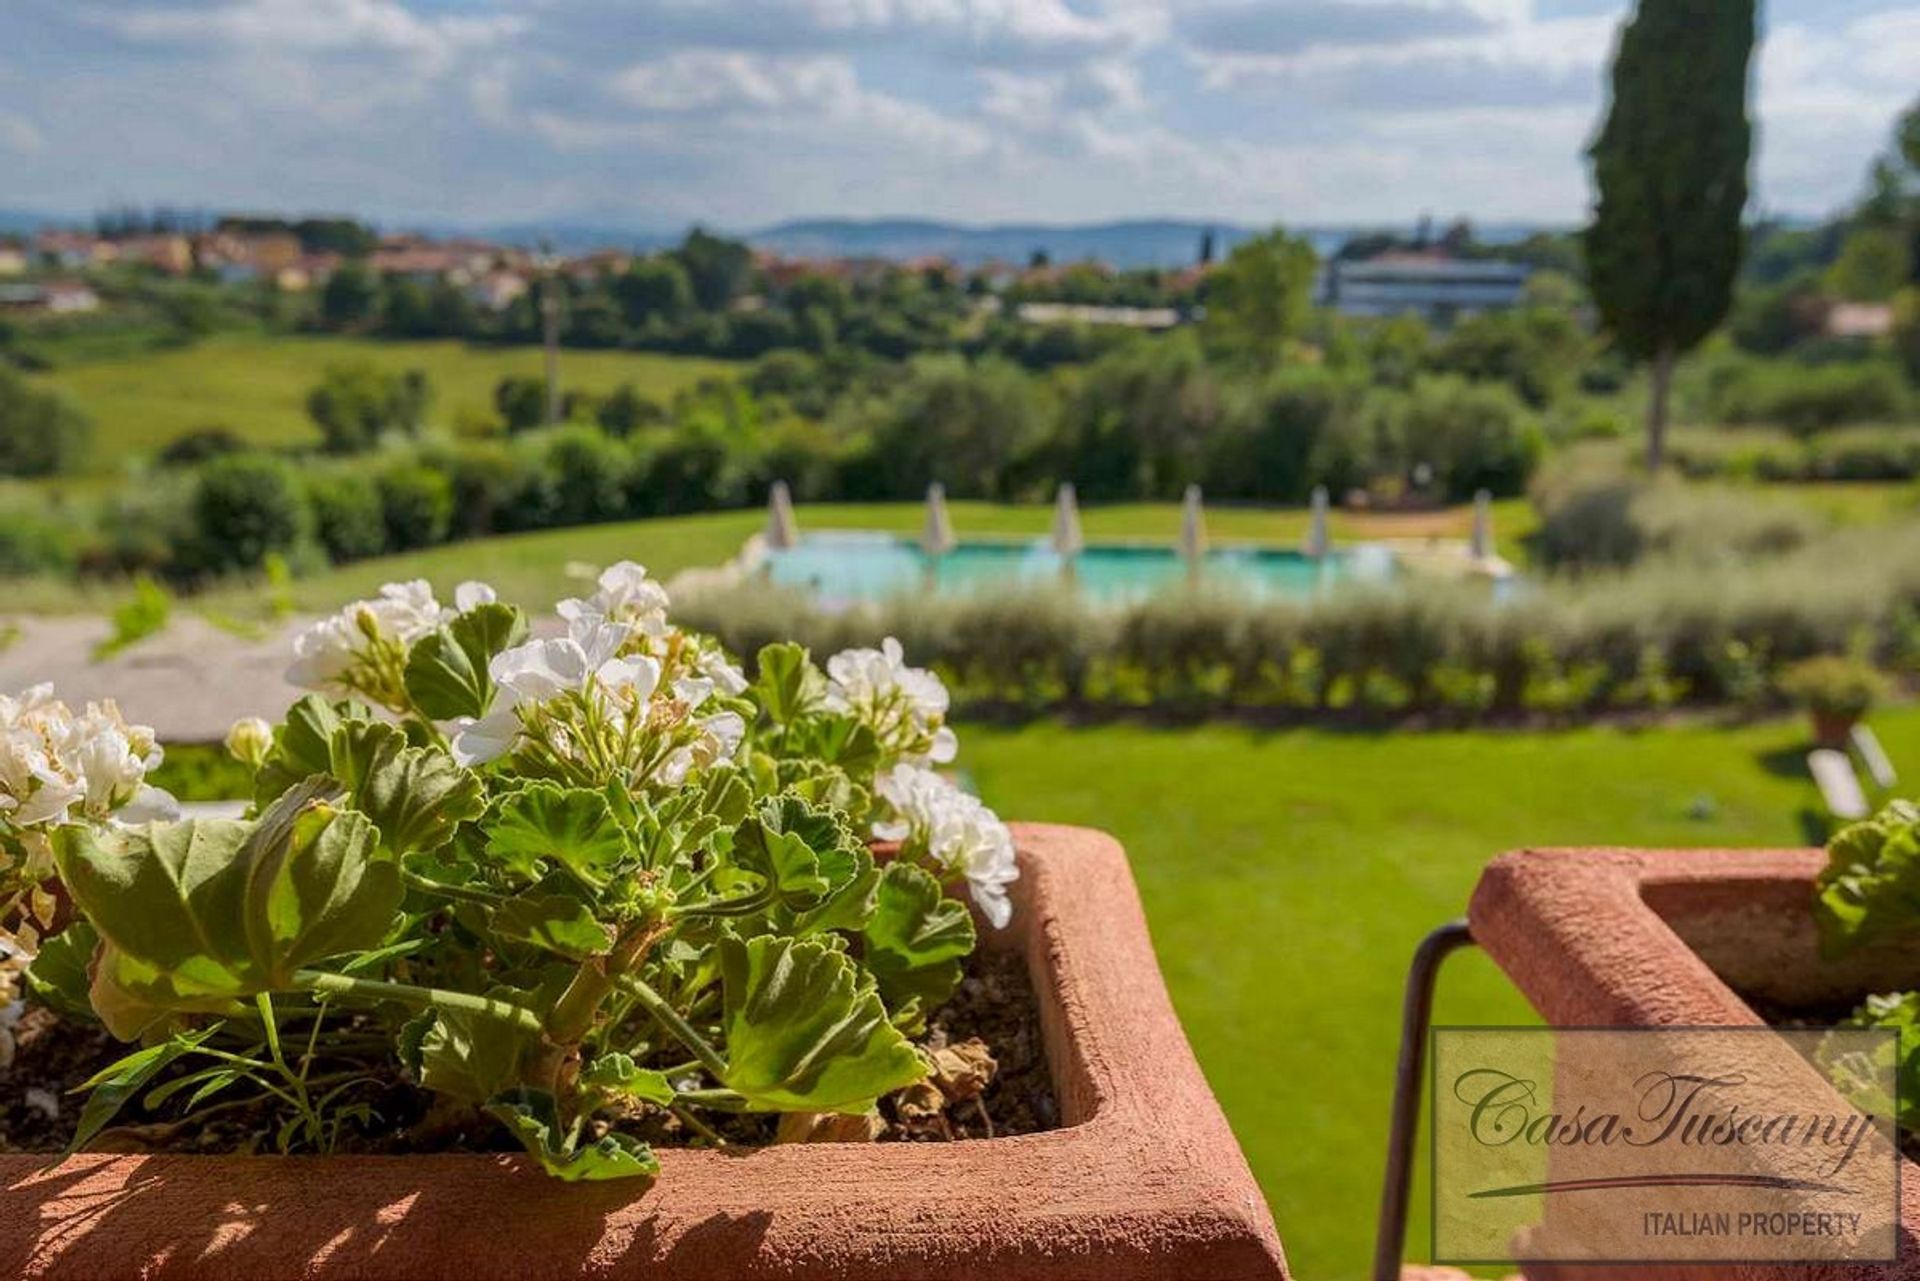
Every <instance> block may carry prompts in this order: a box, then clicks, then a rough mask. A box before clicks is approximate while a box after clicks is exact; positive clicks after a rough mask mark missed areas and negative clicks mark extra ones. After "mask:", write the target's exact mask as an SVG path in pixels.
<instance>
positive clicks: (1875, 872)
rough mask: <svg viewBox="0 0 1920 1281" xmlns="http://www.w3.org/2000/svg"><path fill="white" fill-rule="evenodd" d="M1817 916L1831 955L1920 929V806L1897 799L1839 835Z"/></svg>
mask: <svg viewBox="0 0 1920 1281" xmlns="http://www.w3.org/2000/svg"><path fill="white" fill-rule="evenodd" d="M1813 914H1814V919H1815V921H1816V922H1817V923H1818V925H1819V927H1820V944H1821V950H1822V951H1824V952H1825V953H1826V954H1827V955H1829V956H1833V955H1837V954H1838V953H1841V952H1844V951H1847V950H1849V949H1851V948H1855V947H1859V946H1860V945H1862V944H1864V943H1868V942H1871V941H1873V940H1874V939H1880V938H1887V937H1890V936H1892V935H1896V934H1901V933H1905V932H1907V931H1910V930H1912V929H1914V928H1916V927H1920V810H1916V809H1915V807H1914V806H1912V805H1910V804H1908V803H1906V802H1904V801H1901V802H1895V803H1894V804H1892V805H1889V806H1888V807H1887V808H1886V809H1884V810H1882V811H1881V812H1880V813H1879V814H1876V815H1875V816H1874V817H1872V818H1870V819H1865V820H1862V821H1861V822H1858V823H1854V824H1851V825H1850V826H1848V827H1844V828H1842V829H1841V830H1840V831H1839V832H1838V833H1836V834H1835V835H1834V837H1833V839H1832V840H1831V841H1829V842H1828V843H1827V866H1826V867H1825V869H1823V870H1822V871H1821V873H1820V876H1819V879H1818V881H1817V883H1816V890H1815V899H1814V913H1813Z"/></svg>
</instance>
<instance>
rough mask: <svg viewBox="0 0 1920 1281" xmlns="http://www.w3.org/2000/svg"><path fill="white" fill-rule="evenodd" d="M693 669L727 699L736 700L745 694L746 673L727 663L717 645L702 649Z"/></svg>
mask: <svg viewBox="0 0 1920 1281" xmlns="http://www.w3.org/2000/svg"><path fill="white" fill-rule="evenodd" d="M694 667H695V669H696V670H698V671H699V673H700V675H702V676H703V677H705V678H706V679H707V680H709V681H711V682H713V686H714V688H715V689H717V690H719V691H720V692H721V693H722V694H725V695H726V696H727V697H728V698H738V697H740V695H742V694H744V693H746V692H747V684H748V682H747V677H746V673H744V672H742V671H741V670H740V669H739V668H738V667H735V666H734V665H733V664H732V663H731V662H730V661H728V659H727V655H726V652H725V651H724V650H722V649H720V647H719V646H717V645H708V646H705V647H703V648H702V649H701V650H700V656H699V658H697V659H696V660H695V661H694Z"/></svg>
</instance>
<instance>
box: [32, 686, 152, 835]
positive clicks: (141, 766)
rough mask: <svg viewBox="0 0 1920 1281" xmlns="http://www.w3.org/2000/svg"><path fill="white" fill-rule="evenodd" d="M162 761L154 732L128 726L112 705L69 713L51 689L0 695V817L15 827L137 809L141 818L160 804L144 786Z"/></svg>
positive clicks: (96, 817)
mask: <svg viewBox="0 0 1920 1281" xmlns="http://www.w3.org/2000/svg"><path fill="white" fill-rule="evenodd" d="M160 759H161V751H160V746H159V744H158V743H157V742H155V741H154V734H153V730H152V728H151V727H149V726H146V725H129V724H128V723H127V722H126V721H125V720H124V719H123V718H122V717H121V715H120V709H119V708H118V707H116V706H115V705H114V704H113V702H112V701H111V700H109V701H107V702H103V703H89V704H88V705H87V708H86V710H85V711H84V712H82V713H80V714H78V715H75V714H74V712H73V711H72V710H71V709H70V708H68V707H67V705H66V704H65V703H62V702H60V701H59V700H57V699H55V698H54V697H53V694H52V689H51V687H50V686H45V685H41V686H35V687H34V688H33V689H30V690H28V691H26V692H25V693H24V694H22V695H20V696H18V697H13V698H8V697H0V815H4V816H5V817H6V819H7V820H8V821H9V822H10V823H11V824H12V825H13V826H15V827H18V828H40V827H52V826H55V825H57V824H60V823H64V822H68V821H71V820H74V819H80V818H85V819H93V820H106V819H110V818H115V817H118V816H121V815H124V814H125V813H126V812H127V811H128V810H129V808H130V807H134V806H136V804H137V805H138V806H139V808H138V809H137V810H135V814H136V815H139V814H144V813H146V812H147V811H148V810H149V808H150V807H151V806H152V805H154V804H162V805H163V804H164V803H163V802H160V801H159V800H158V798H160V797H166V793H164V792H161V791H160V790H159V789H158V788H154V787H150V786H148V785H147V783H146V781H145V779H146V774H147V771H148V770H150V769H152V768H154V767H155V766H157V765H158V764H159V763H160ZM149 794H151V795H149ZM171 799H172V798H171V797H166V800H167V801H171ZM127 821H141V820H140V818H138V817H135V818H132V819H129V820H127Z"/></svg>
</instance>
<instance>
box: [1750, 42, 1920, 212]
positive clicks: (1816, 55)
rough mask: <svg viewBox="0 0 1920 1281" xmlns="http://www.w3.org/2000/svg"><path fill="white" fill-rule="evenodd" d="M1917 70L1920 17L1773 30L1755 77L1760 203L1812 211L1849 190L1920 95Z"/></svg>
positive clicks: (1846, 193)
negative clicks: (1896, 121)
mask: <svg viewBox="0 0 1920 1281" xmlns="http://www.w3.org/2000/svg"><path fill="white" fill-rule="evenodd" d="M1916 68H1920V11H1915V10H1911V9H1909V10H1891V9H1890V10H1884V11H1881V12H1878V13H1871V14H1867V15H1865V16H1863V17H1860V18H1857V19H1855V20H1853V21H1851V22H1847V23H1845V24H1839V25H1826V24H1822V25H1818V26H1816V25H1814V24H1811V23H1804V22H1797V23H1780V24H1776V25H1775V26H1774V28H1773V29H1772V30H1771V31H1770V32H1769V33H1768V35H1767V39H1766V43H1765V44H1764V45H1763V46H1762V48H1761V53H1760V59H1759V67H1758V74H1757V95H1756V96H1757V116H1758V119H1759V129H1758V135H1759V137H1758V144H1759V156H1760V163H1759V166H1758V169H1759V184H1758V185H1759V192H1760V195H1761V197H1762V198H1763V199H1764V200H1766V201H1767V202H1768V203H1769V204H1771V205H1775V206H1779V207H1785V208H1794V209H1806V208H1816V209H1817V208H1820V207H1822V206H1823V205H1831V204H1833V203H1835V202H1836V200H1837V199H1839V198H1843V197H1845V196H1847V195H1851V194H1853V193H1854V192H1855V191H1857V190H1858V189H1859V187H1860V186H1861V184H1862V180H1863V177H1864V175H1865V172H1866V168H1867V164H1868V162H1869V160H1870V159H1871V158H1872V156H1873V155H1874V154H1875V153H1876V152H1878V151H1879V150H1880V149H1881V148H1882V147H1883V146H1884V145H1885V144H1886V140H1887V134H1888V130H1889V126H1890V125H1891V123H1892V121H1893V118H1894V116H1895V115H1896V114H1897V113H1898V112H1899V111H1900V110H1901V109H1902V108H1904V107H1905V106H1906V105H1907V104H1908V103H1910V102H1913V101H1915V94H1916V92H1917V91H1920V81H1917V80H1916V77H1915V74H1914V73H1915V69H1916Z"/></svg>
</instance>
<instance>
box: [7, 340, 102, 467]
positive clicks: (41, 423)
mask: <svg viewBox="0 0 1920 1281" xmlns="http://www.w3.org/2000/svg"><path fill="white" fill-rule="evenodd" d="M90 430H91V424H90V423H89V422H88V421H87V419H86V417H85V416H84V415H83V414H81V412H80V411H79V410H77V409H75V408H74V407H73V405H72V403H71V402H69V401H68V400H67V399H66V398H65V397H63V396H61V395H60V394H59V393H57V392H52V391H47V390H44V389H42V388H39V387H35V386H32V385H31V384H29V383H28V382H27V381H26V379H24V378H22V377H21V376H20V375H19V374H17V373H15V372H14V371H13V370H11V369H9V368H8V367H7V366H6V365H5V364H4V363H0V475H5V476H50V475H53V474H54V473H56V472H61V471H66V470H68V469H69V468H71V467H72V466H73V463H74V461H75V460H76V459H77V458H79V457H80V455H81V454H83V453H84V452H86V448H87V434H88V432H89V431H90Z"/></svg>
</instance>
